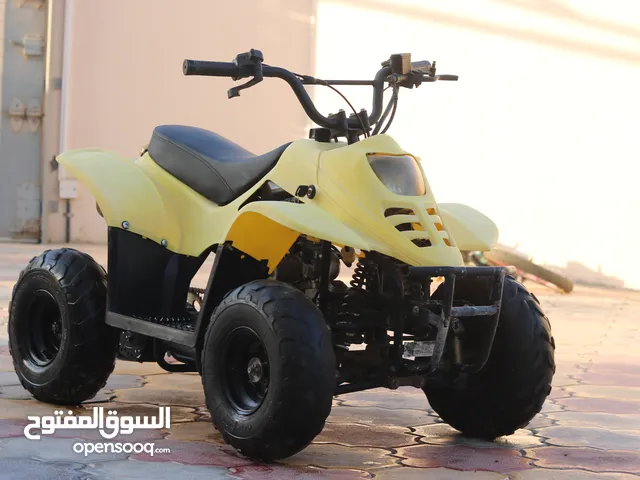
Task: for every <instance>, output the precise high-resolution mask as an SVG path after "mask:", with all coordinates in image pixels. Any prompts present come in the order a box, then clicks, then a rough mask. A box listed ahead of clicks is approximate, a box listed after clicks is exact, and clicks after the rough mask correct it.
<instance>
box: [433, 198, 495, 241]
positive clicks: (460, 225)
mask: <svg viewBox="0 0 640 480" xmlns="http://www.w3.org/2000/svg"><path fill="white" fill-rule="evenodd" d="M438 210H440V217H441V218H442V221H443V222H444V224H445V226H446V227H447V230H449V233H450V234H451V236H452V237H453V240H454V241H455V242H456V245H457V247H458V248H459V249H460V251H462V252H475V251H479V252H487V251H489V250H491V249H492V248H493V247H494V246H495V245H496V243H497V242H498V227H497V226H496V224H495V223H493V221H492V220H491V219H490V218H489V217H487V216H486V215H484V214H482V213H480V212H479V211H478V210H475V209H474V208H471V207H469V206H467V205H463V204H461V203H439V204H438Z"/></svg>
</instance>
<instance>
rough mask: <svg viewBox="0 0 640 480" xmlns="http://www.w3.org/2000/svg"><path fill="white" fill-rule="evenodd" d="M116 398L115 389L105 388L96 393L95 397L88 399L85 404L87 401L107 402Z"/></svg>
mask: <svg viewBox="0 0 640 480" xmlns="http://www.w3.org/2000/svg"><path fill="white" fill-rule="evenodd" d="M114 398H116V394H115V393H114V392H113V390H107V389H106V388H103V389H102V390H100V391H99V392H98V393H96V395H95V397H93V398H90V399H89V400H86V401H85V402H84V403H83V404H87V403H107V402H110V401H111V400H113V399H114Z"/></svg>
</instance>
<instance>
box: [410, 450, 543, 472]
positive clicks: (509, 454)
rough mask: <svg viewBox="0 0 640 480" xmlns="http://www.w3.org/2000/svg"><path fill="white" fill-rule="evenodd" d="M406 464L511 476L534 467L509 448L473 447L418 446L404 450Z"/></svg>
mask: <svg viewBox="0 0 640 480" xmlns="http://www.w3.org/2000/svg"><path fill="white" fill-rule="evenodd" d="M397 456H398V457H400V458H402V464H403V465H406V466H409V467H421V468H437V467H442V468H451V469H455V470H484V471H489V472H497V473H510V472H515V471H518V470H525V469H528V468H531V465H530V460H528V459H526V458H524V457H523V456H522V455H520V453H519V452H518V451H516V450H511V449H508V448H478V449H476V448H470V447H466V446H458V445H456V446H436V445H418V446H413V447H406V448H401V449H399V450H398V453H397Z"/></svg>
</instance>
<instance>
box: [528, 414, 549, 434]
mask: <svg viewBox="0 0 640 480" xmlns="http://www.w3.org/2000/svg"><path fill="white" fill-rule="evenodd" d="M548 415H551V414H550V413H548V414H547V413H545V414H540V413H539V414H538V415H536V416H535V417H533V420H531V421H530V422H529V424H528V425H527V426H526V427H524V428H526V429H527V430H536V429H538V428H542V427H550V426H551V425H553V423H554V420H553V419H552V418H550V417H549V416H548Z"/></svg>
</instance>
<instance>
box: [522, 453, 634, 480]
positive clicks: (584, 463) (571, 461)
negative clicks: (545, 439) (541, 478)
mask: <svg viewBox="0 0 640 480" xmlns="http://www.w3.org/2000/svg"><path fill="white" fill-rule="evenodd" d="M525 454H526V456H527V457H529V458H532V459H533V460H534V464H535V465H536V466H540V467H545V468H561V469H576V468H579V469H583V470H589V471H592V472H628V473H639V472H640V455H639V454H638V453H637V452H631V451H616V450H607V451H605V450H597V449H595V448H565V447H541V448H534V449H532V450H526V452H525ZM535 471H536V472H541V470H540V469H536V470H535ZM554 471H555V470H554ZM532 478H533V477H532ZM536 478H537V477H536ZM550 478H554V479H555V478H559V477H550ZM570 478H571V477H570ZM577 478H580V477H577ZM635 478H636V479H637V477H635Z"/></svg>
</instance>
